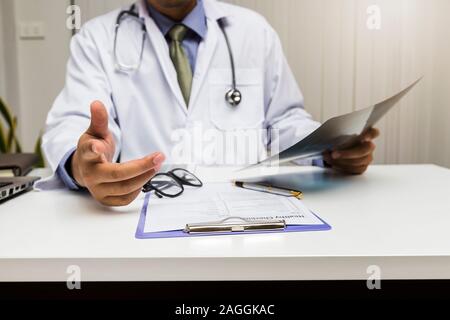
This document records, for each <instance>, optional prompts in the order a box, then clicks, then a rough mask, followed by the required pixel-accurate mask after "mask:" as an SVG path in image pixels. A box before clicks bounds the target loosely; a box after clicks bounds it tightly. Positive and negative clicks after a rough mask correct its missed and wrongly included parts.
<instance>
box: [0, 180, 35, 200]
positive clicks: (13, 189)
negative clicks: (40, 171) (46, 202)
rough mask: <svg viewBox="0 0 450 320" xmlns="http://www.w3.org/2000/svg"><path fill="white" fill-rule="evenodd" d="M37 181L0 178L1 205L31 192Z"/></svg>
mask: <svg viewBox="0 0 450 320" xmlns="http://www.w3.org/2000/svg"><path fill="white" fill-rule="evenodd" d="M37 180H39V178H37V177H13V178H0V203H2V202H4V201H5V200H7V199H11V198H14V197H16V196H18V195H19V194H22V193H24V192H27V191H29V190H31V189H32V188H33V185H34V183H35V182H36V181H37Z"/></svg>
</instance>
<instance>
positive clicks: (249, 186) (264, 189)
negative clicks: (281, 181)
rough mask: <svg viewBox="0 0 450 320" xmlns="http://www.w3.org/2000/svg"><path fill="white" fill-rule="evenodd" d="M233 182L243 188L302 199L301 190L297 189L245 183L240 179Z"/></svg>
mask: <svg viewBox="0 0 450 320" xmlns="http://www.w3.org/2000/svg"><path fill="white" fill-rule="evenodd" d="M234 184H235V185H236V186H237V187H239V188H243V189H247V190H252V191H258V192H266V193H271V194H275V195H279V196H284V197H295V198H297V199H300V200H301V199H303V192H301V191H297V190H290V189H284V188H278V187H272V186H266V185H263V184H258V183H247V182H241V181H235V182H234Z"/></svg>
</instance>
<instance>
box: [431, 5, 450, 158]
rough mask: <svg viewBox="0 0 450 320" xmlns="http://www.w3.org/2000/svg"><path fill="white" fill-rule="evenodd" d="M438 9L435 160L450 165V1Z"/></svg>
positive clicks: (435, 47)
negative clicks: (449, 16) (449, 17)
mask: <svg viewBox="0 0 450 320" xmlns="http://www.w3.org/2000/svg"><path fill="white" fill-rule="evenodd" d="M434 9H435V19H434V21H435V25H434V29H433V35H434V46H433V60H434V64H433V72H434V83H433V91H432V94H431V96H432V99H433V107H434V109H433V114H432V128H433V139H432V140H431V141H430V145H431V156H432V159H433V161H434V162H435V163H437V164H440V165H444V166H448V167H450V90H449V89H450V27H449V19H448V15H449V13H450V1H448V0H438V1H437V3H436V6H435V8H434Z"/></svg>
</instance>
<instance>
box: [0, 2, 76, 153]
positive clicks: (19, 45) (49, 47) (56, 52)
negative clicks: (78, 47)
mask: <svg viewBox="0 0 450 320" xmlns="http://www.w3.org/2000/svg"><path fill="white" fill-rule="evenodd" d="M68 3H69V1H62V0H33V1H30V0H2V5H3V8H2V9H3V10H2V13H3V19H4V21H3V29H2V30H3V33H4V37H5V46H4V49H5V62H6V63H5V64H6V68H5V71H4V72H2V73H3V74H4V76H5V77H6V78H7V81H6V88H5V91H6V99H7V100H8V102H9V104H10V106H11V107H12V109H13V111H14V113H15V114H16V115H17V116H18V118H19V130H18V131H19V132H18V133H19V137H20V138H21V141H22V144H23V147H24V149H25V150H33V149H34V145H35V142H36V140H37V137H38V136H39V133H40V131H41V130H42V129H43V127H44V123H45V118H46V116H47V112H48V110H49V109H50V107H51V104H52V102H53V100H54V99H55V97H56V95H57V94H58V93H59V91H60V90H61V89H62V86H63V84H64V75H65V66H66V62H67V58H68V44H69V40H70V32H69V30H67V29H66V28H65V25H66V8H67V6H68ZM23 21H43V22H45V31H46V35H45V39H43V40H24V39H20V38H19V36H18V29H19V23H20V22H23ZM11 26H16V28H12V27H11Z"/></svg>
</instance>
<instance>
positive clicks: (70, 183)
mask: <svg viewBox="0 0 450 320" xmlns="http://www.w3.org/2000/svg"><path fill="white" fill-rule="evenodd" d="M75 150H76V148H74V149H71V150H70V151H69V152H67V153H66V154H65V155H64V157H63V158H62V160H61V162H60V163H59V166H58V169H57V170H56V174H57V175H58V177H59V178H60V179H61V180H62V182H64V184H65V185H66V187H67V188H69V189H70V190H80V189H81V188H80V186H79V185H78V184H77V183H76V181H75V179H73V177H72V176H71V175H70V174H69V172H68V171H67V169H66V168H67V166H66V165H67V161H69V159H71V158H72V155H73V154H74V153H75Z"/></svg>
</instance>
